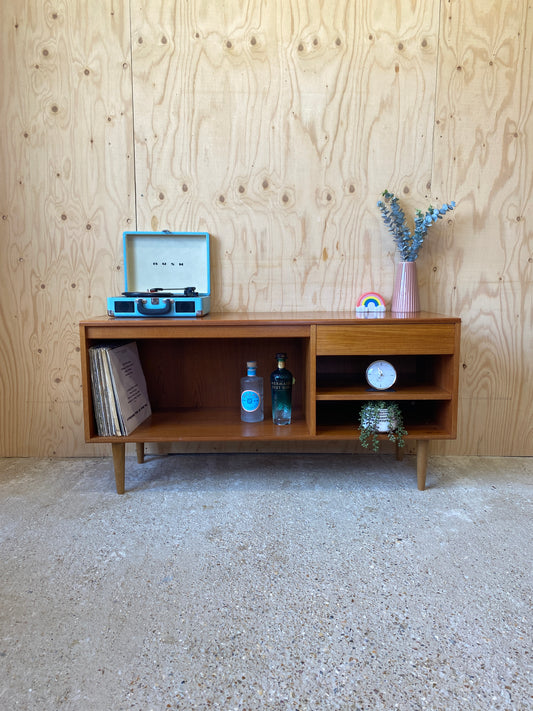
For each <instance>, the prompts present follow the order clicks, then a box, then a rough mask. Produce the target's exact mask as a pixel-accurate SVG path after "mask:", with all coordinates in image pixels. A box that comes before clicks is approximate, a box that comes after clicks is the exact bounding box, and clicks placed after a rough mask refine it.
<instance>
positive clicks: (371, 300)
mask: <svg viewBox="0 0 533 711" xmlns="http://www.w3.org/2000/svg"><path fill="white" fill-rule="evenodd" d="M386 310H387V307H386V306H385V299H384V298H383V297H382V296H381V294H376V292H375V291H367V293H366V294H363V295H362V296H360V297H359V300H358V302H357V306H356V307H355V311H356V313H370V312H374V311H386Z"/></svg>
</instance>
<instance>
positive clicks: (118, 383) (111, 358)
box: [89, 341, 152, 437]
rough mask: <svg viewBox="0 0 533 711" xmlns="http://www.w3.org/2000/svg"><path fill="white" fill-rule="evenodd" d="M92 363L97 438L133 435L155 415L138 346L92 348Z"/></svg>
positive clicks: (126, 344) (109, 344) (104, 344)
mask: <svg viewBox="0 0 533 711" xmlns="http://www.w3.org/2000/svg"><path fill="white" fill-rule="evenodd" d="M89 362H90V369H91V387H92V394H93V407H94V416H95V420H96V429H97V431H98V436H99V437H114V436H121V435H129V434H131V433H132V432H133V430H135V429H136V428H137V427H138V426H139V425H140V424H141V422H144V420H146V418H147V417H150V415H151V414H152V409H151V407H150V401H149V399H148V391H147V388H146V379H145V377H144V373H143V370H142V366H141V361H140V358H139V351H138V349H137V344H136V343H135V342H131V343H122V342H120V343H117V342H116V341H115V342H114V343H100V344H98V345H96V346H91V347H90V348H89Z"/></svg>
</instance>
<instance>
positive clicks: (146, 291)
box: [107, 231, 211, 318]
mask: <svg viewBox="0 0 533 711" xmlns="http://www.w3.org/2000/svg"><path fill="white" fill-rule="evenodd" d="M123 247H124V278H125V292H124V293H123V294H122V295H121V296H110V297H108V299H107V311H108V314H109V315H110V316H115V317H120V318H125V317H134V318H150V317H151V318H182V317H195V316H205V315H206V314H208V313H209V309H210V305H211V289H210V276H209V266H210V264H209V234H208V233H207V232H168V231H167V232H124V235H123Z"/></svg>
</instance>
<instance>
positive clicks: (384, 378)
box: [366, 360, 396, 390]
mask: <svg viewBox="0 0 533 711" xmlns="http://www.w3.org/2000/svg"><path fill="white" fill-rule="evenodd" d="M366 382H367V383H368V384H369V385H370V386H371V387H372V388H375V389H376V390H387V389H388V388H391V387H392V386H393V385H394V383H395V382H396V368H395V367H394V366H393V365H392V363H389V361H387V360H375V361H374V362H373V363H370V365H369V366H368V368H367V369H366Z"/></svg>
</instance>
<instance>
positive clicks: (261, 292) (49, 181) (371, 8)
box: [0, 0, 533, 456]
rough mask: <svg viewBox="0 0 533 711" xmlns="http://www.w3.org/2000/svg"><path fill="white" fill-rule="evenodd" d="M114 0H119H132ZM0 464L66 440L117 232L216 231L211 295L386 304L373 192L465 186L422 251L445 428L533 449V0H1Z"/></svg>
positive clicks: (476, 450)
mask: <svg viewBox="0 0 533 711" xmlns="http://www.w3.org/2000/svg"><path fill="white" fill-rule="evenodd" d="M130 6H131V10H130ZM0 20H1V28H0V33H1V37H0V40H1V43H0V57H1V66H0V81H1V82H2V86H1V89H2V90H1V92H0V109H1V114H0V115H1V116H2V124H1V126H0V161H1V173H0V218H1V219H0V240H1V245H2V254H3V256H2V260H1V262H0V277H1V280H0V359H1V361H0V368H1V370H0V398H1V402H0V417H1V423H0V426H1V432H0V454H1V455H7V456H15V455H22V456H24V455H34V456H71V455H87V454H95V453H100V452H103V451H105V450H104V449H102V448H97V447H89V446H87V445H85V444H83V428H82V422H81V419H82V407H81V390H80V372H79V352H78V335H77V323H78V321H79V320H80V319H81V318H85V317H89V316H92V315H99V314H102V313H103V312H104V311H105V298H106V296H108V295H115V294H118V293H119V292H120V291H121V290H122V285H123V271H122V256H121V235H122V231H123V230H125V229H153V230H161V229H167V228H168V229H192V230H196V229H199V230H206V231H208V232H210V233H211V235H212V274H211V279H212V292H213V302H214V305H213V308H214V310H237V311H238V310H241V311H246V310H249V311H265V310H266V311H277V310H283V309H291V310H305V311H320V310H324V309H327V310H330V309H339V310H346V309H348V310H349V309H353V307H354V304H355V301H356V299H357V297H358V296H359V295H360V294H361V293H363V292H364V291H368V290H370V289H372V290H377V291H379V292H381V293H383V294H384V296H385V297H386V298H387V299H389V298H390V296H391V292H392V281H393V274H394V264H395V260H396V257H395V254H394V250H393V245H392V243H391V240H390V238H389V236H388V235H387V233H386V231H385V229H384V227H383V225H382V224H381V222H380V217H379V213H378V211H377V209H376V200H377V198H378V196H379V194H380V192H381V191H382V190H383V189H384V188H390V189H391V190H394V191H395V192H397V193H398V194H399V195H400V196H401V198H402V201H403V202H404V204H405V207H406V209H407V210H412V209H414V207H417V206H421V207H425V206H426V205H427V204H429V203H430V202H433V203H435V202H436V201H443V200H451V199H455V200H456V201H457V208H456V210H455V212H454V213H453V215H452V218H451V219H450V220H447V221H445V222H444V221H443V222H441V223H439V224H438V226H436V227H435V228H433V234H431V236H430V238H429V240H428V242H427V244H426V245H425V246H424V249H423V252H422V256H421V258H420V260H419V262H418V271H419V280H420V288H421V300H422V307H423V308H425V309H428V310H434V311H438V312H443V313H451V314H454V315H459V316H461V318H462V319H463V354H462V368H461V386H460V387H461V403H460V420H459V430H460V433H459V437H458V439H457V441H456V442H447V443H442V444H439V445H435V448H434V451H435V452H438V453H459V454H504V455H510V454H529V455H531V454H533V422H532V420H533V417H532V404H531V403H532V402H533V377H532V376H533V372H532V370H533V366H532V365H531V363H532V356H531V354H532V353H533V335H532V334H533V328H532V326H533V322H532V321H533V297H532V273H533V233H532V226H531V225H532V222H533V214H532V209H531V199H532V189H533V188H532V182H533V178H532V176H533V89H532V88H531V81H530V77H531V75H532V73H533V9H532V8H531V7H530V3H529V2H528V0H518V2H517V1H516V0H513V1H511V0H503V1H502V0H493V1H492V2H491V1H490V0H489V1H488V2H487V0H473V1H471V2H468V3H467V2H465V1H464V0H454V1H450V0H441V2H440V3H439V2H426V3H420V2H417V3H416V2H412V1H411V0H384V1H383V2H380V3H376V2H373V1H372V0H363V1H362V2H353V0H338V1H337V2H329V1H326V0H322V1H320V0H287V1H284V2H261V1H260V0H248V1H247V2H242V0H226V1H225V2H220V0H189V1H188V2H164V1H163V0H139V2H136V3H131V4H130V3H129V2H127V1H126V0H105V1H103V2H101V3H99V4H98V9H97V10H96V9H95V3H93V2H91V1H90V0H69V2H68V3H67V2H64V1H59V0H57V1H54V0H50V1H49V2H42V1H41V0H39V1H38V0H4V2H3V3H2V5H1V7H0Z"/></svg>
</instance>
